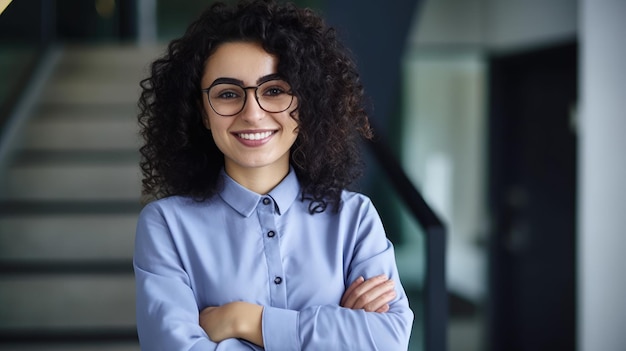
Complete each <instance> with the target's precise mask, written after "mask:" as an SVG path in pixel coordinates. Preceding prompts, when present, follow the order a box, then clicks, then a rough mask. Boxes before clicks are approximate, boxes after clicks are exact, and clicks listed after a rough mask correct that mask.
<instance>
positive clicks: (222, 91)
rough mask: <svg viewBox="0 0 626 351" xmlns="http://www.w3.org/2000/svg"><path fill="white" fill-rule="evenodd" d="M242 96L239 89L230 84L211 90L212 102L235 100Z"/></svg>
mask: <svg viewBox="0 0 626 351" xmlns="http://www.w3.org/2000/svg"><path fill="white" fill-rule="evenodd" d="M242 96H244V94H243V91H242V90H241V88H240V87H238V86H236V85H232V84H218V85H216V86H214V87H213V88H211V92H210V97H211V99H212V100H236V99H241V97H242Z"/></svg>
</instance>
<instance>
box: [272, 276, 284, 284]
mask: <svg viewBox="0 0 626 351" xmlns="http://www.w3.org/2000/svg"><path fill="white" fill-rule="evenodd" d="M282 282H283V278H281V277H276V278H274V284H276V285H278V284H280V283H282Z"/></svg>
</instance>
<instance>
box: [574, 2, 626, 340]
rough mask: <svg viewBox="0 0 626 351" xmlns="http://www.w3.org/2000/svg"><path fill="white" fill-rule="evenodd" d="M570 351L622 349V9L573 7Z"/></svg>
mask: <svg viewBox="0 0 626 351" xmlns="http://www.w3.org/2000/svg"><path fill="white" fill-rule="evenodd" d="M580 7H581V11H580V14H581V15H580V19H581V31H580V42H581V59H582V60H581V66H580V69H581V77H582V82H581V83H582V84H581V89H580V96H581V116H580V122H579V126H580V127H579V167H580V168H579V236H578V248H579V250H578V257H579V266H578V269H579V272H578V292H579V300H578V312H579V316H578V336H579V340H578V344H579V349H580V350H583V351H596V350H603V351H619V350H624V348H625V347H626V346H625V345H626V273H625V272H624V268H626V39H625V38H624V36H625V35H626V21H625V18H626V1H624V0H580Z"/></svg>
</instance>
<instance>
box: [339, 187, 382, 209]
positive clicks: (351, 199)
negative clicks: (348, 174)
mask: <svg viewBox="0 0 626 351" xmlns="http://www.w3.org/2000/svg"><path fill="white" fill-rule="evenodd" d="M341 205H342V206H341V209H342V210H343V209H345V208H347V209H355V208H362V207H373V206H374V205H373V204H372V200H371V199H370V198H369V197H368V196H367V195H365V194H363V193H359V192H356V191H350V190H344V191H342V192H341Z"/></svg>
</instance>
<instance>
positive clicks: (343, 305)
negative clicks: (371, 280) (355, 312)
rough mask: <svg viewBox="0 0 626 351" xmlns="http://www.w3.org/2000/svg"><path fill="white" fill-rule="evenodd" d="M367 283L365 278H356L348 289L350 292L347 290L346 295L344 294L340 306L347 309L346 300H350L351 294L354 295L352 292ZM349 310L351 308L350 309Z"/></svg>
mask: <svg viewBox="0 0 626 351" xmlns="http://www.w3.org/2000/svg"><path fill="white" fill-rule="evenodd" d="M364 281H365V278H363V276H359V277H358V278H356V279H355V280H354V281H353V282H352V284H350V286H349V287H348V290H346V292H345V293H343V296H342V297H341V302H340V305H341V306H342V307H346V306H345V303H346V300H347V298H348V296H350V294H352V292H353V291H354V289H356V288H357V287H358V286H359V285H361V284H363V282H364ZM348 308H349V307H348Z"/></svg>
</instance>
